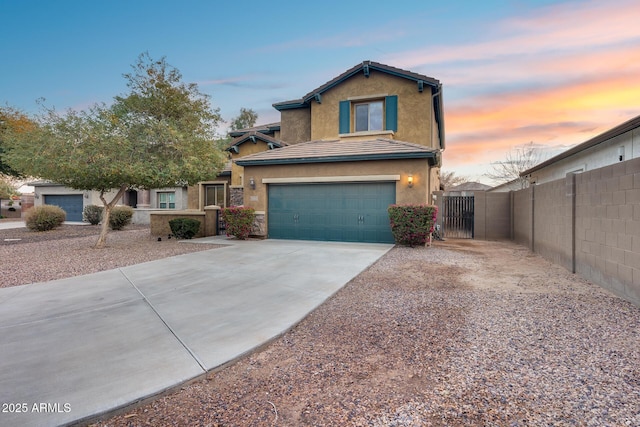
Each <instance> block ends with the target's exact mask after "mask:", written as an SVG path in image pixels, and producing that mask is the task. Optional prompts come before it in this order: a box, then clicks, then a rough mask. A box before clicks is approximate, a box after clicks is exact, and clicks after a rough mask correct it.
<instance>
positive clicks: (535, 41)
mask: <svg viewBox="0 0 640 427" xmlns="http://www.w3.org/2000/svg"><path fill="white" fill-rule="evenodd" d="M639 19H640V3H638V2H636V1H617V2H606V3H605V2H597V1H591V2H581V3H580V4H579V7H576V4H575V3H565V4H561V5H555V6H549V7H545V8H541V9H539V11H538V12H537V13H535V12H534V13H533V14H532V15H531V16H528V17H519V18H511V19H509V20H505V21H503V22H500V23H498V24H497V25H496V26H495V27H494V28H495V29H493V30H491V29H489V30H488V31H487V34H488V35H489V36H488V38H487V40H486V41H482V42H478V43H471V44H464V45H447V46H436V47H434V46H429V47H428V48H425V49H423V50H417V51H412V52H402V53H399V54H395V55H391V56H390V57H389V60H390V61H392V63H394V64H398V66H400V67H404V68H410V69H415V68H417V67H420V66H425V65H429V64H439V63H446V62H452V61H471V60H480V61H486V60H488V59H492V58H500V57H505V56H509V55H523V54H525V55H532V54H538V53H542V52H547V53H549V52H558V51H562V50H573V49H582V48H589V49H593V48H597V47H600V46H607V45H612V44H619V43H626V42H629V41H635V42H639V41H640V34H639V33H638V29H637V25H638V24H637V23H638V20H639Z"/></svg>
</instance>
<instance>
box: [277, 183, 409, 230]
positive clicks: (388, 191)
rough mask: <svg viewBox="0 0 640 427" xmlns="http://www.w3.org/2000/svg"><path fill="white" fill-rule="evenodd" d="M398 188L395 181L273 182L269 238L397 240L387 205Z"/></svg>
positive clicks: (391, 201)
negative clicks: (394, 238) (392, 230)
mask: <svg viewBox="0 0 640 427" xmlns="http://www.w3.org/2000/svg"><path fill="white" fill-rule="evenodd" d="M395 188H396V187H395V183H394V182H376V183H340V184H277V185H276V184H271V185H270V186H269V211H268V212H269V215H268V234H269V237H271V238H275V239H298V240H326V241H345V242H373V243H393V235H392V234H391V227H390V225H389V214H388V212H387V208H388V207H389V205H391V204H394V203H395V199H396V196H395Z"/></svg>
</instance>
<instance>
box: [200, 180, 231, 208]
mask: <svg viewBox="0 0 640 427" xmlns="http://www.w3.org/2000/svg"><path fill="white" fill-rule="evenodd" d="M203 187H204V188H203V190H204V194H203V195H204V198H203V200H204V206H209V205H212V204H213V205H216V206H220V207H221V208H226V207H227V206H226V204H227V188H226V184H225V183H222V182H208V183H205V184H203ZM210 187H216V192H215V199H216V200H215V201H216V203H207V201H208V198H207V190H208V189H209V188H210ZM220 187H222V190H221V191H222V200H221V201H220V200H218V195H219V191H220ZM219 202H221V203H219Z"/></svg>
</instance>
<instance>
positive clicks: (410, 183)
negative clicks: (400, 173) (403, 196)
mask: <svg viewBox="0 0 640 427" xmlns="http://www.w3.org/2000/svg"><path fill="white" fill-rule="evenodd" d="M407 185H408V186H409V188H412V187H413V175H409V176H407Z"/></svg>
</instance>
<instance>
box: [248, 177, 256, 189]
mask: <svg viewBox="0 0 640 427" xmlns="http://www.w3.org/2000/svg"><path fill="white" fill-rule="evenodd" d="M249 187H251V189H252V190H255V189H256V180H255V179H253V177H251V178H249Z"/></svg>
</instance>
